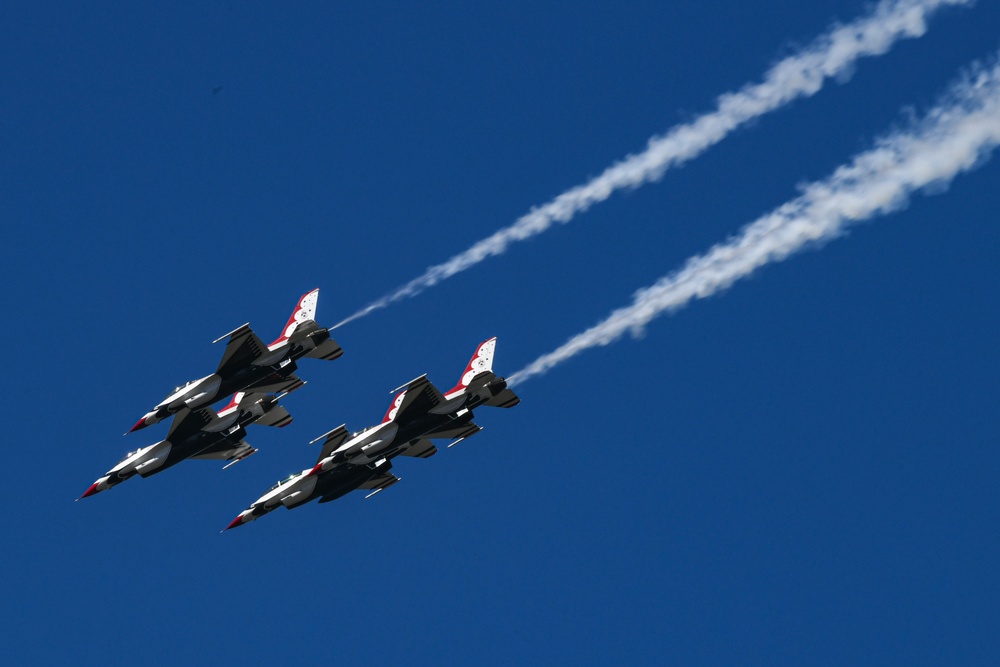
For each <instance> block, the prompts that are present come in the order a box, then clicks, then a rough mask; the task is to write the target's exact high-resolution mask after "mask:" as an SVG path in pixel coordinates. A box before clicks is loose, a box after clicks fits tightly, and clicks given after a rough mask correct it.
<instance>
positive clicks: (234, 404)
mask: <svg viewBox="0 0 1000 667" xmlns="http://www.w3.org/2000/svg"><path fill="white" fill-rule="evenodd" d="M245 393H246V392H243V391H238V392H236V393H235V394H233V398H232V400H230V401H229V402H228V403H226V407H224V408H222V409H221V410H219V412H218V415H219V416H220V417H225V416H226V415H228V414H231V413H232V411H233V410H235V409H236V408H238V407H240V401H242V400H243V396H244V394H245Z"/></svg>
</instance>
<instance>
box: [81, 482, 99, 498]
mask: <svg viewBox="0 0 1000 667" xmlns="http://www.w3.org/2000/svg"><path fill="white" fill-rule="evenodd" d="M97 484H98V482H94V483H93V484H91V485H90V486H89V487H88V488H87V490H86V491H84V492H83V495H82V496H80V497H81V498H86V497H88V496H92V495H94V494H95V493H97Z"/></svg>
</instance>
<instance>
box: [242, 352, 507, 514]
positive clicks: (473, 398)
mask: <svg viewBox="0 0 1000 667" xmlns="http://www.w3.org/2000/svg"><path fill="white" fill-rule="evenodd" d="M495 349H496V338H491V339H489V340H488V341H486V342H485V343H482V344H481V345H480V346H479V347H478V348H477V349H476V354H475V355H473V357H472V360H471V361H469V364H468V365H467V366H466V367H465V372H464V373H463V374H462V378H461V379H460V380H459V382H458V384H457V385H455V387H454V388H452V389H451V390H450V391H448V392H447V393H444V394H442V393H441V392H440V391H439V390H438V389H437V387H435V386H434V385H433V384H431V382H430V380H428V379H427V376H426V375H422V376H420V377H419V378H417V379H416V380H413V381H412V382H410V383H408V384H407V385H405V388H402V387H401V389H403V391H400V392H399V393H398V394H396V396H395V398H394V399H393V401H392V404H391V405H390V406H389V410H388V412H386V414H385V417H384V418H383V419H382V423H381V424H379V425H378V426H373V427H370V428H367V429H365V430H364V431H360V432H358V433H351V432H349V431H348V430H347V429H346V428H345V427H344V426H339V427H337V428H335V429H334V430H332V431H330V432H329V433H327V434H325V435H323V436H320V437H319V438H317V439H316V440H313V442H318V441H320V440H322V441H323V448H322V450H321V451H320V454H319V458H318V459H317V461H316V465H315V466H313V467H312V468H311V469H306V470H303V471H302V472H300V473H298V474H295V475H291V476H290V477H288V478H286V479H283V480H282V481H280V482H278V483H277V484H275V485H274V486H272V487H271V488H270V489H268V490H267V491H266V492H265V493H264V495H263V496H261V497H260V498H258V499H257V500H256V502H254V503H253V504H252V505H250V507H249V508H247V509H245V510H244V511H243V512H241V513H240V514H239V516H237V517H236V518H235V519H234V520H233V522H232V523H230V524H229V526H228V527H227V530H228V529H229V528H235V527H237V526H242V525H243V524H245V523H249V522H251V521H253V520H254V519H257V518H259V517H261V516H263V515H265V514H267V513H268V512H270V511H272V510H275V509H277V508H278V507H281V506H282V505H284V506H285V507H287V508H289V509H291V508H293V507H298V506H299V505H302V504H304V503H307V502H309V501H310V500H314V499H316V498H319V499H320V502H321V503H325V502H329V501H331V500H336V499H337V498H340V497H341V496H343V495H345V494H348V493H350V492H351V491H354V490H355V489H370V490H371V493H369V494H368V496H372V495H375V494H376V493H378V492H379V491H382V490H383V489H385V488H387V487H389V486H392V485H393V484H395V483H396V482H398V481H399V478H398V477H396V476H395V475H394V474H393V473H392V472H390V470H391V468H392V463H391V462H390V460H391V459H392V458H394V457H396V456H399V455H403V456H415V457H417V458H427V457H429V456H433V455H434V454H436V453H437V447H435V445H434V443H433V442H431V440H432V439H436V438H442V439H450V440H454V442H452V443H451V444H452V445H453V444H456V443H457V442H460V441H461V440H464V439H465V438H468V437H469V436H472V435H475V434H476V433H478V432H479V431H480V430H482V429H481V428H480V427H479V426H478V425H476V424H475V423H473V421H472V418H473V414H472V410H473V409H474V408H477V407H479V406H480V405H489V406H494V407H500V408H511V407H514V406H515V405H517V404H518V403H519V402H520V400H521V399H519V398H518V397H517V395H516V394H515V393H514V392H513V391H511V390H510V389H508V388H507V383H506V381H505V380H504V379H503V378H501V377H497V376H496V375H494V374H493V352H494V350H495ZM448 446H449V447H450V446H451V445H448ZM368 496H366V497H368Z"/></svg>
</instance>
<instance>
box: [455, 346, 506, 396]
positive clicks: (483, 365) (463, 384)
mask: <svg viewBox="0 0 1000 667" xmlns="http://www.w3.org/2000/svg"><path fill="white" fill-rule="evenodd" d="M496 348H497V338H496V336H494V337H493V338H490V339H489V340H487V341H483V342H482V343H480V344H479V347H477V348H476V353H475V354H474V355H472V359H469V363H468V364H467V365H466V366H465V371H464V372H463V373H462V377H461V379H459V381H458V384H456V385H455V386H454V387H452V388H451V389H450V390H449V391H448V392H446V393H445V397H446V398H447V397H449V396H451V395H452V394H457V393H458V392H460V391H464V390H465V389H466V388H467V387H468V386H469V383H470V382H472V378H474V377H476V376H477V375H479V374H480V373H489V372H492V371H493V352H494V351H495V350H496Z"/></svg>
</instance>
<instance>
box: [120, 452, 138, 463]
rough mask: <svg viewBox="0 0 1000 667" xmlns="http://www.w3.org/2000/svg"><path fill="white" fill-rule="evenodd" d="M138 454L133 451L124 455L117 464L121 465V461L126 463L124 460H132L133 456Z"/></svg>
mask: <svg viewBox="0 0 1000 667" xmlns="http://www.w3.org/2000/svg"><path fill="white" fill-rule="evenodd" d="M138 453H139V450H138V449H133V450H132V451H131V452H129V453H128V454H126V455H125V456H123V457H122V458H121V461H119V462H118V463H121V462H122V461H126V460H128V459H130V458H132V457H133V456H135V455H136V454H138Z"/></svg>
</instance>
